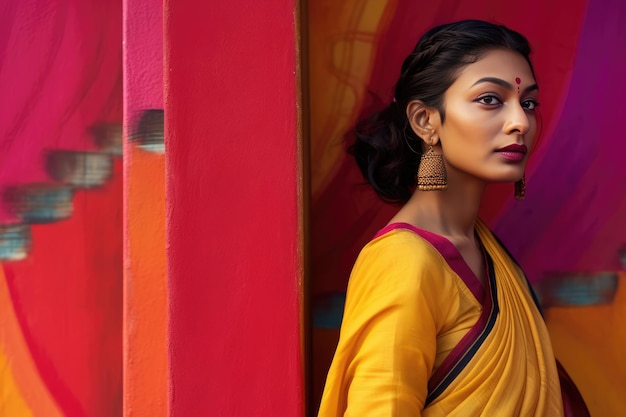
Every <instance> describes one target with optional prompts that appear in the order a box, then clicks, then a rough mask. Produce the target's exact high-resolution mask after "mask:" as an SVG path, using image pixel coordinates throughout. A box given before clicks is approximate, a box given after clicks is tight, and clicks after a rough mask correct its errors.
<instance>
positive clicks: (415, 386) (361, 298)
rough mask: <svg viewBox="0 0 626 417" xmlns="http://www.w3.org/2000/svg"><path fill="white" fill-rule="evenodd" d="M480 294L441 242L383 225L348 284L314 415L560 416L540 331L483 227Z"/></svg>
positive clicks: (518, 281) (504, 257) (512, 267)
mask: <svg viewBox="0 0 626 417" xmlns="http://www.w3.org/2000/svg"><path fill="white" fill-rule="evenodd" d="M476 233H477V236H478V238H479V240H480V242H481V243H482V245H483V249H484V256H485V261H486V262H485V263H486V265H487V268H488V270H487V271H486V272H487V276H488V279H487V282H486V283H485V285H484V286H483V285H482V284H481V283H480V281H479V280H478V278H477V277H476V276H475V275H474V273H473V272H472V271H471V269H470V268H469V267H468V266H467V264H466V263H465V261H464V260H463V258H462V256H461V254H460V253H459V252H458V250H457V249H456V247H455V246H454V245H453V244H452V243H451V242H450V241H448V240H447V239H446V238H444V237H442V236H439V235H435V234H432V233H429V232H427V231H425V230H422V229H417V228H415V227H413V226H411V225H408V224H404V223H395V224H392V225H389V226H387V227H386V228H384V229H383V230H381V231H380V232H379V233H378V234H377V235H376V237H375V238H374V239H373V240H372V241H371V242H370V243H369V244H367V245H366V246H365V248H363V250H362V251H361V254H360V255H359V258H358V259H357V261H356V264H355V266H354V268H353V271H352V274H351V276H350V282H349V284H348V292H347V299H346V306H345V311H344V319H343V324H342V327H341V335H340V339H339V344H338V346H337V350H336V352H335V357H334V359H333V362H332V365H331V368H330V371H329V373H328V377H327V380H326V386H325V388H324V394H323V398H322V404H321V407H320V411H319V417H339V416H347V417H379V416H380V417H382V416H385V417H416V416H423V417H443V416H446V417H477V416H484V417H493V416H507V417H512V416H524V417H561V416H563V404H562V400H561V391H560V387H559V375H558V372H557V368H556V363H555V359H554V354H553V352H552V347H551V343H550V339H549V336H548V332H547V329H546V327H545V324H544V322H543V318H542V317H541V313H540V312H539V310H538V309H537V307H536V304H535V302H534V300H533V296H532V294H531V292H530V291H529V288H528V284H527V281H526V279H525V277H524V275H523V272H522V271H521V270H520V268H519V267H518V266H517V264H516V263H515V262H514V261H513V260H512V259H511V257H510V256H509V255H508V253H507V252H506V250H505V249H504V248H503V247H502V246H501V245H500V244H499V242H498V241H497V239H496V238H495V237H494V236H493V234H492V233H491V232H490V231H489V229H488V228H487V227H486V226H485V225H484V224H483V223H480V222H479V223H478V224H477V226H476Z"/></svg>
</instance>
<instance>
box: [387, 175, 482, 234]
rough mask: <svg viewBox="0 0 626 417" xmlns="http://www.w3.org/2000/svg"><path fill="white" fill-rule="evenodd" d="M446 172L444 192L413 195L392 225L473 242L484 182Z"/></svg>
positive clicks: (421, 192) (422, 192) (425, 192)
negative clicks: (401, 225)
mask: <svg viewBox="0 0 626 417" xmlns="http://www.w3.org/2000/svg"><path fill="white" fill-rule="evenodd" d="M460 177H461V176H459V175H455V174H454V172H452V173H450V172H449V173H448V189H446V190H443V191H419V190H416V191H415V192H414V193H413V196H412V197H411V199H410V200H409V201H408V202H407V204H406V205H405V206H404V207H402V209H400V211H399V212H398V214H397V215H396V216H395V217H394V218H393V219H392V222H406V223H410V224H413V225H415V226H417V227H419V228H422V229H425V230H428V231H431V232H433V233H437V234H440V235H443V236H448V237H467V238H470V239H473V237H474V226H475V224H476V218H477V217H478V209H479V208H480V203H481V200H482V196H483V193H484V191H485V186H486V184H485V182H483V181H479V180H476V179H468V178H460Z"/></svg>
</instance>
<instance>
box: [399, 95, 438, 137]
mask: <svg viewBox="0 0 626 417" xmlns="http://www.w3.org/2000/svg"><path fill="white" fill-rule="evenodd" d="M406 117H407V119H408V120H409V124H410V125H411V129H413V132H415V134H416V135H417V136H419V137H420V138H422V140H423V141H424V142H425V143H426V144H428V145H436V144H437V143H438V142H439V135H438V134H437V130H438V128H439V125H440V124H441V117H440V116H439V111H438V110H437V109H433V108H432V107H427V106H426V105H425V104H424V103H423V102H422V101H420V100H413V101H411V102H409V104H408V105H407V106H406Z"/></svg>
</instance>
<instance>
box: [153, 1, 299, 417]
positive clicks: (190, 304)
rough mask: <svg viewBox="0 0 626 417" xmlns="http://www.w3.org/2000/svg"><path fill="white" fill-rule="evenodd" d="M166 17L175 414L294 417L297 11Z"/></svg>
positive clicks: (267, 5) (201, 11)
mask: <svg viewBox="0 0 626 417" xmlns="http://www.w3.org/2000/svg"><path fill="white" fill-rule="evenodd" d="M165 4H166V6H165V22H166V24H165V39H166V44H165V61H166V64H165V68H166V72H165V74H166V83H165V85H166V94H165V103H166V105H165V116H166V122H165V125H166V148H167V179H166V181H167V244H168V282H169V284H168V291H169V293H168V297H169V314H170V316H169V327H168V349H169V350H168V352H169V364H170V397H169V407H170V413H171V415H172V416H180V417H187V416H233V417H235V416H246V417H247V416H298V415H301V414H302V411H303V393H304V387H303V374H302V372H303V367H302V344H301V341H300V337H301V335H300V323H299V321H300V312H299V304H300V292H301V288H300V279H301V258H302V254H301V249H300V248H301V243H300V242H301V239H302V237H301V236H300V233H299V221H300V219H299V215H300V211H301V203H300V199H301V197H300V195H299V190H300V186H299V184H300V182H301V178H300V174H299V170H298V166H299V158H300V155H299V148H298V142H299V140H298V132H297V128H296V126H297V101H296V97H297V95H296V44H295V42H296V35H295V26H294V25H295V21H294V19H295V16H294V13H295V7H296V3H295V2H293V1H285V0H268V1H263V2H250V1H244V0H235V1H229V2H217V3H216V2H210V3H202V2H200V3H198V2H195V1H193V0H176V1H167V2H166V3H165Z"/></svg>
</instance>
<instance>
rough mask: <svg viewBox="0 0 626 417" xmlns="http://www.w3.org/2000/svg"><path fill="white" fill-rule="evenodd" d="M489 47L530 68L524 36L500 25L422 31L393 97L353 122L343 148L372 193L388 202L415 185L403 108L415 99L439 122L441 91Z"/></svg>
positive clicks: (416, 147)
mask: <svg viewBox="0 0 626 417" xmlns="http://www.w3.org/2000/svg"><path fill="white" fill-rule="evenodd" d="M493 49H508V50H512V51H515V52H517V53H519V54H520V55H522V56H523V57H524V58H525V59H526V61H527V62H528V65H530V69H531V71H533V73H534V70H533V66H532V63H531V62H530V58H529V56H530V45H529V44H528V41H527V40H526V38H525V37H524V36H522V35H521V34H519V33H518V32H516V31H514V30H511V29H509V28H507V27H505V26H502V25H495V24H492V23H488V22H483V21H480V20H463V21H459V22H455V23H449V24H445V25H441V26H437V27H435V28H433V29H431V30H429V31H428V32H426V33H425V34H424V35H423V36H422V37H421V39H420V40H419V42H418V43H417V45H416V46H415V49H414V50H413V52H411V54H410V55H409V56H407V57H406V59H405V60H404V63H403V64H402V70H401V73H400V77H399V78H398V81H397V83H396V87H395V94H394V101H393V102H392V103H391V104H390V105H388V106H387V107H386V108H384V109H383V110H381V111H379V112H377V113H375V114H370V115H367V116H366V117H365V118H361V120H360V121H359V122H358V123H357V126H356V128H355V132H354V133H355V136H356V139H355V142H354V143H353V144H352V145H350V147H349V148H348V152H349V153H350V154H352V155H353V156H354V158H355V159H356V162H357V164H358V166H359V169H360V170H361V172H362V174H363V176H364V177H365V179H366V180H367V182H369V184H370V185H371V186H372V187H373V188H374V190H375V191H376V193H377V194H378V196H379V197H380V198H381V199H382V200H384V201H386V202H389V203H395V204H402V203H405V202H407V201H408V200H409V198H410V197H411V194H412V192H413V190H414V188H415V186H416V178H415V174H416V173H417V169H418V164H419V156H420V155H419V154H418V155H416V152H421V149H422V146H421V144H422V141H421V138H419V137H418V136H417V135H416V134H415V133H414V132H413V130H412V129H411V126H410V125H409V122H408V119H407V116H406V107H407V105H408V103H409V102H411V101H413V100H421V101H422V102H423V103H424V104H425V105H426V106H427V107H431V108H434V109H437V110H438V111H439V114H440V115H441V121H442V123H443V122H444V121H445V110H444V103H443V97H444V93H445V92H446V90H448V88H449V87H450V86H451V85H452V84H453V83H454V81H455V80H456V78H457V77H458V74H459V72H460V71H461V70H462V69H463V67H465V66H466V65H468V64H471V63H474V62H476V61H478V60H479V59H480V58H481V57H482V55H483V54H484V53H486V52H488V51H490V50H493Z"/></svg>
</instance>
